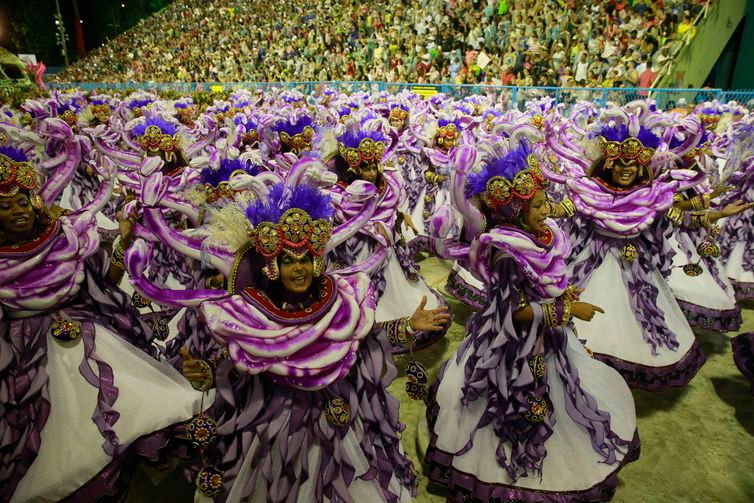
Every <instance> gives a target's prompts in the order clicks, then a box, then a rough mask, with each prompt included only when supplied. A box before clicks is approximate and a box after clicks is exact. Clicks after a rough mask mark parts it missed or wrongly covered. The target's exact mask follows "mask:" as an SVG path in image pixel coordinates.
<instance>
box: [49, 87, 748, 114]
mask: <svg viewBox="0 0 754 503" xmlns="http://www.w3.org/2000/svg"><path fill="white" fill-rule="evenodd" d="M50 87H52V88H54V89H61V90H65V89H80V90H82V91H102V92H107V91H110V92H112V91H115V92H121V93H124V92H131V91H138V90H141V91H158V92H159V91H172V92H175V93H179V94H183V95H187V94H191V93H195V92H201V91H204V92H217V93H223V92H228V91H233V90H237V89H249V90H262V91H272V90H284V91H293V90H296V91H300V92H301V93H303V94H305V95H308V94H311V93H313V92H315V91H318V90H323V89H324V88H330V89H334V90H336V91H339V92H342V93H347V94H354V93H358V92H368V93H380V92H388V93H391V94H398V93H400V92H402V91H411V92H416V93H418V94H421V95H423V96H425V97H428V96H432V95H434V94H439V93H442V94H445V95H447V96H450V97H453V98H456V99H462V98H466V97H471V96H479V95H483V96H487V97H488V98H489V99H490V100H492V101H493V102H494V103H500V104H502V105H504V108H506V109H510V108H518V109H521V110H522V109H523V108H524V104H525V103H526V102H527V101H532V100H536V99H541V98H546V97H550V98H552V99H554V100H555V102H556V103H564V104H565V105H566V106H568V105H571V104H574V103H576V102H578V101H591V102H593V103H595V104H596V105H599V106H602V107H604V106H606V105H607V104H609V103H613V104H617V105H623V104H626V103H628V102H630V101H633V100H635V99H641V98H652V99H654V100H655V101H656V102H657V106H658V107H659V108H661V109H665V110H667V109H672V108H675V107H676V106H680V105H683V104H684V103H685V105H687V106H690V105H694V104H699V103H702V102H705V101H714V100H717V101H719V102H720V103H727V102H729V101H732V100H735V101H737V102H739V103H742V104H746V103H749V101H750V100H754V90H751V89H747V90H733V91H723V90H722V89H642V88H624V87H621V88H601V87H596V88H595V87H519V86H489V85H481V84H479V85H473V84H472V85H467V84H465V85H456V84H437V85H431V84H410V83H389V82H232V83H229V82H202V83H197V82H175V83H170V82H167V83H119V84H105V83H91V82H84V83H76V84H51V85H50Z"/></svg>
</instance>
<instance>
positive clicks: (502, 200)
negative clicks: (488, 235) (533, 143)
mask: <svg viewBox="0 0 754 503" xmlns="http://www.w3.org/2000/svg"><path fill="white" fill-rule="evenodd" d="M548 185H549V182H548V180H547V179H546V178H545V177H544V175H543V174H542V171H541V169H540V168H539V161H538V160H537V158H536V157H535V156H534V154H533V153H532V150H531V147H530V146H529V142H528V141H526V140H525V139H524V140H521V141H520V142H519V144H518V146H517V147H516V148H514V149H512V150H510V151H508V153H506V154H505V155H504V156H502V157H496V158H492V159H490V160H489V161H487V162H486V163H485V164H484V166H483V167H482V169H481V170H480V171H479V172H472V173H471V174H469V176H468V178H467V179H466V187H465V189H466V197H467V198H471V197H473V196H476V195H478V196H479V198H480V199H481V201H482V202H483V203H484V204H485V205H486V206H487V207H488V208H490V209H491V210H493V211H495V212H498V213H499V214H500V215H502V216H503V217H504V218H505V219H506V220H507V221H508V222H515V221H516V218H517V217H518V216H519V214H520V212H521V210H522V209H523V208H524V207H526V205H527V204H528V203H529V201H531V199H532V198H533V197H534V195H535V194H536V193H537V192H538V191H540V190H544V189H546V188H547V186H548Z"/></svg>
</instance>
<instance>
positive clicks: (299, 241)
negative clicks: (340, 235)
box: [251, 208, 332, 280]
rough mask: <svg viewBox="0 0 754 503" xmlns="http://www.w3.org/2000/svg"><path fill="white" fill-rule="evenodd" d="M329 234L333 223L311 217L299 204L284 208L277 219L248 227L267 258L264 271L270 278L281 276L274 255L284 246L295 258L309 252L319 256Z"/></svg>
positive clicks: (313, 255) (255, 245) (259, 250)
mask: <svg viewBox="0 0 754 503" xmlns="http://www.w3.org/2000/svg"><path fill="white" fill-rule="evenodd" d="M330 236H332V224H331V223H330V222H329V221H327V220H325V219H324V218H318V219H317V220H312V218H311V217H310V216H309V214H308V213H307V212H306V211H304V210H302V209H300V208H290V209H288V210H286V211H285V212H284V213H283V214H282V215H281V217H280V219H279V220H278V221H277V223H273V222H270V221H265V222H260V223H259V224H258V225H257V226H256V228H255V229H253V230H252V231H251V240H252V243H253V244H254V247H255V248H256V250H257V252H258V253H259V254H260V255H262V256H263V257H264V258H266V259H267V265H265V267H264V270H263V272H264V274H265V275H266V276H267V277H268V278H269V279H271V280H275V279H277V278H278V277H279V276H280V271H279V270H278V266H277V261H276V260H275V258H276V257H277V256H278V255H279V254H280V253H281V252H282V251H283V250H287V251H288V252H289V253H291V254H293V255H294V256H295V257H296V258H300V257H302V256H304V254H306V253H311V254H312V257H314V258H315V259H316V258H319V257H321V256H322V255H323V254H324V252H325V247H326V246H327V242H328V241H329V240H330Z"/></svg>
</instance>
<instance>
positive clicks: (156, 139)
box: [136, 125, 178, 161]
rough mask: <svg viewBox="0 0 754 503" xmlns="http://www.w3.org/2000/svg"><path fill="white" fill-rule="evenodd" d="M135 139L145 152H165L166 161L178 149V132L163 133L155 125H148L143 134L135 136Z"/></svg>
mask: <svg viewBox="0 0 754 503" xmlns="http://www.w3.org/2000/svg"><path fill="white" fill-rule="evenodd" d="M136 141H137V142H138V144H139V145H141V148H143V149H144V150H145V151H146V152H159V151H162V152H165V153H166V154H168V155H167V156H166V159H165V160H166V161H171V160H172V159H173V158H174V157H175V152H176V151H177V150H178V133H176V134H174V135H173V136H170V135H169V134H163V133H162V129H160V127H159V126H155V125H151V126H148V127H147V129H146V130H145V131H144V135H143V136H140V137H139V138H137V139H136Z"/></svg>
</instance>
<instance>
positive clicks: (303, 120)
mask: <svg viewBox="0 0 754 503" xmlns="http://www.w3.org/2000/svg"><path fill="white" fill-rule="evenodd" d="M272 130H273V131H277V133H278V135H279V136H280V143H281V144H282V145H283V146H285V147H286V148H288V150H290V151H291V152H293V153H294V154H298V153H300V152H302V151H304V150H309V149H311V148H312V139H313V138H314V128H313V127H312V118H311V117H309V116H308V115H302V116H301V117H299V118H298V119H296V122H294V123H291V122H289V121H287V120H284V121H280V122H278V123H277V124H275V125H274V126H272Z"/></svg>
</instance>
